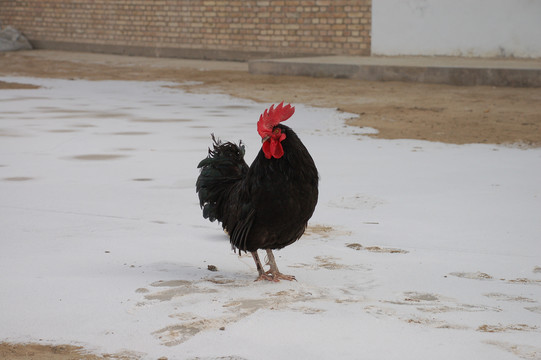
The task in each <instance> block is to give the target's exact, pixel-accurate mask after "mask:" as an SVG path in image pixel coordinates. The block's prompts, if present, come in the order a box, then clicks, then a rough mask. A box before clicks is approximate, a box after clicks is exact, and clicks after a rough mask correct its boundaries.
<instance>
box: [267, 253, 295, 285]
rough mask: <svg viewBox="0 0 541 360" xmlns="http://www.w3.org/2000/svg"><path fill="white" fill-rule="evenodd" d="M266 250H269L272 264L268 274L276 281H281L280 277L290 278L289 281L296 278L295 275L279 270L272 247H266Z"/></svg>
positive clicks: (268, 254)
mask: <svg viewBox="0 0 541 360" xmlns="http://www.w3.org/2000/svg"><path fill="white" fill-rule="evenodd" d="M266 250H267V259H268V264H269V266H270V270H269V271H267V272H266V274H270V275H271V276H272V278H273V280H274V281H280V279H282V280H289V281H291V280H296V279H295V276H293V275H285V274H282V273H281V272H280V271H278V266H276V260H274V254H273V253H272V250H271V249H266Z"/></svg>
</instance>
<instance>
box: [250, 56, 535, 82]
mask: <svg viewBox="0 0 541 360" xmlns="http://www.w3.org/2000/svg"><path fill="white" fill-rule="evenodd" d="M248 67H249V71H250V72H251V73H254V74H272V75H304V76H314V77H332V78H347V79H357V80H367V81H405V82H421V83H434V84H449V85H461V86H472V85H488V86H514V87H541V59H504V58H502V59H485V58H463V57H430V56H426V57H425V56H422V57H421V56H399V57H378V56H370V57H355V56H321V57H304V58H290V59H263V60H252V61H250V62H249V64H248Z"/></svg>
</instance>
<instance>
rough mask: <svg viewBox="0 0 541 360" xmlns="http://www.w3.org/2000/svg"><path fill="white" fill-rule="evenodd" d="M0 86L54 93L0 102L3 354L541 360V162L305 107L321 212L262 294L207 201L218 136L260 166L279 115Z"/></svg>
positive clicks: (60, 85)
mask: <svg viewBox="0 0 541 360" xmlns="http://www.w3.org/2000/svg"><path fill="white" fill-rule="evenodd" d="M0 80H3V81H10V82H19V83H31V84H36V85H40V86H41V88H40V89H36V90H0V341H12V342H30V341H32V342H40V343H62V344H66V343H68V344H78V345H83V346H85V347H86V348H88V349H91V350H93V351H98V352H110V353H121V352H123V351H126V354H132V355H138V356H141V357H142V358H145V359H146V358H148V359H156V358H158V357H161V356H166V357H168V358H169V359H192V358H198V359H217V358H221V359H222V358H227V359H400V360H406V359H438V360H442V359H491V360H494V359H517V358H524V359H541V149H528V150H522V149H518V148H511V147H502V146H495V145H461V146H458V145H447V144H441V143H431V142H423V141H410V140H397V141H389V140H377V139H371V138H369V137H366V136H362V134H361V133H362V132H363V130H366V131H367V132H370V131H371V129H361V130H359V129H357V128H350V127H346V126H344V125H343V123H344V122H343V120H344V119H345V118H347V117H348V114H343V113H339V112H337V111H335V110H333V109H315V108H311V107H306V106H303V105H302V104H294V105H296V113H295V115H294V116H293V117H292V118H291V119H290V120H288V121H287V125H289V126H291V127H292V128H293V129H294V130H296V131H297V133H298V134H299V135H300V137H301V139H302V140H303V141H304V143H305V144H306V146H307V147H308V149H309V150H310V152H311V154H312V155H313V157H314V160H315V161H316V164H317V165H318V168H319V171H320V176H321V181H320V199H319V204H318V207H317V209H316V212H315V214H314V217H313V218H312V220H311V222H310V227H309V229H308V231H307V233H306V234H305V236H303V238H301V240H300V241H298V242H297V243H295V244H293V245H292V246H289V247H287V248H285V249H283V250H281V251H279V252H277V253H276V255H277V263H278V266H279V267H280V269H281V270H282V271H283V272H284V273H289V274H294V275H295V276H296V277H297V279H298V281H297V282H287V281H282V282H280V283H269V282H254V281H253V280H254V279H255V278H256V275H257V272H256V269H255V266H254V264H253V261H252V259H251V257H250V256H242V257H238V256H237V255H235V254H234V253H233V252H232V251H231V249H230V245H229V242H228V240H227V237H226V235H225V234H224V233H223V232H222V231H221V227H220V226H219V225H218V224H217V223H210V222H208V221H207V220H205V219H203V217H202V216H201V212H200V209H199V204H198V200H197V196H196V194H195V188H194V184H195V179H196V177H197V175H198V170H197V169H196V166H197V163H198V162H199V160H201V159H202V158H204V157H205V156H206V151H207V147H208V146H209V145H210V143H211V141H210V133H212V132H213V133H215V134H216V135H217V136H218V137H220V138H221V139H223V140H234V141H238V140H239V139H242V140H243V141H244V142H245V144H246V146H247V155H246V160H247V162H248V163H250V162H251V161H252V159H253V158H254V157H255V154H256V153H257V151H259V148H260V146H261V144H260V138H259V135H258V134H257V132H256V122H257V119H258V118H259V114H260V113H261V112H262V111H263V110H264V109H265V108H266V107H268V106H269V105H270V104H258V103H254V102H250V101H245V100H239V99H234V98H230V97H227V96H223V95H200V94H188V93H185V92H183V91H182V90H180V89H178V88H175V87H174V86H175V84H170V83H158V82H153V83H152V82H121V81H100V82H90V81H82V80H71V81H70V80H51V79H31V78H11V77H4V78H0ZM276 100H277V102H279V101H281V100H282V99H276ZM285 100H286V102H287V101H288V99H285ZM261 255H263V254H261ZM209 265H214V266H216V267H217V270H218V271H209V270H208V266H209Z"/></svg>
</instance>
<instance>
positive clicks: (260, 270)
mask: <svg viewBox="0 0 541 360" xmlns="http://www.w3.org/2000/svg"><path fill="white" fill-rule="evenodd" d="M251 253H252V257H253V258H254V261H255V266H256V267H257V272H258V273H259V277H258V278H257V279H255V281H259V280H268V281H279V280H275V279H274V278H273V277H272V275H268V274H267V273H266V272H265V270H264V269H263V265H261V261H260V260H259V255H258V254H257V250H256V251H252V252H251Z"/></svg>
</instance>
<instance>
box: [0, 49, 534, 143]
mask: <svg viewBox="0 0 541 360" xmlns="http://www.w3.org/2000/svg"><path fill="white" fill-rule="evenodd" d="M247 69H248V67H247V64H245V63H235V62H217V61H196V60H179V59H155V58H140V57H124V56H114V55H103V54H86V53H72V52H56V51H45V50H39V51H22V52H12V53H3V54H0V74H1V75H20V76H35V77H52V78H68V79H70V78H79V79H90V80H105V79H113V80H114V79H118V80H167V81H179V82H185V81H195V82H198V83H197V84H191V85H187V86H183V87H184V88H186V89H187V90H189V91H193V92H217V93H227V94H230V95H233V96H237V97H241V98H247V99H252V100H256V101H259V102H264V103H267V104H268V103H273V102H280V101H282V100H285V101H286V102H291V103H293V104H295V103H304V104H310V105H313V106H322V107H331V108H338V109H340V110H343V111H347V112H351V113H354V114H358V115H359V118H356V119H352V120H350V121H349V122H350V124H351V125H357V126H369V127H373V128H375V129H377V130H378V131H379V134H377V135H374V136H376V137H378V138H385V139H402V138H404V139H421V140H430V141H440V142H445V143H454V144H468V143H491V144H515V143H518V144H520V145H522V146H535V147H538V146H541V89H532V88H503V87H500V88H496V87H487V86H475V87H457V86H448V85H432V84H412V83H399V82H363V81H356V80H348V79H328V78H309V77H291V76H279V77H277V76H267V75H253V74H249V73H248V71H247ZM6 86H7V87H9V86H13V84H12V85H9V84H7V85H6V84H5V83H0V89H1V88H4V87H6Z"/></svg>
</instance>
